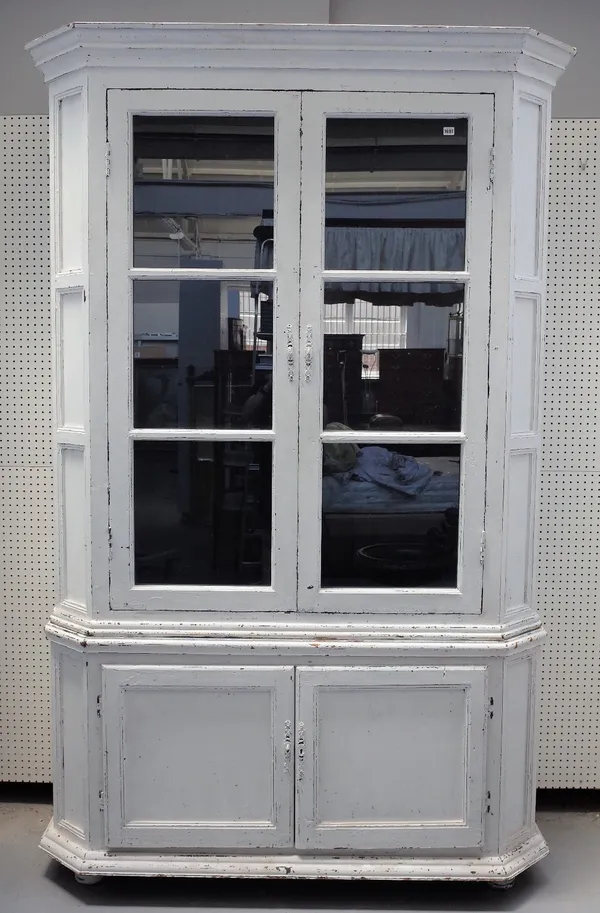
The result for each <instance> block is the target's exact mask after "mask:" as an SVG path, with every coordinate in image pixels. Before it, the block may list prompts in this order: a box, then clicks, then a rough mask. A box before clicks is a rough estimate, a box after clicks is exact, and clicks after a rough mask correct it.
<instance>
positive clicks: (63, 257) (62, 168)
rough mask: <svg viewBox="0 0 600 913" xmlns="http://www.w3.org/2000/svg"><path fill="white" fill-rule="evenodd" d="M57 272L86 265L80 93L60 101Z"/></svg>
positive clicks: (81, 95) (83, 142) (83, 143)
mask: <svg viewBox="0 0 600 913" xmlns="http://www.w3.org/2000/svg"><path fill="white" fill-rule="evenodd" d="M56 104H57V117H56V121H57V131H56V132H57V148H56V154H57V175H56V190H57V192H58V200H57V202H58V206H57V210H56V214H57V223H56V228H55V239H56V260H55V263H56V269H57V272H72V271H74V270H80V269H82V268H83V263H84V238H85V223H84V215H85V213H84V195H83V181H84V161H85V160H84V154H85V138H84V129H85V120H84V114H85V112H84V99H83V92H82V91H81V90H79V91H74V92H71V93H69V94H68V95H65V96H63V97H62V98H59V99H58V100H57V103H56Z"/></svg>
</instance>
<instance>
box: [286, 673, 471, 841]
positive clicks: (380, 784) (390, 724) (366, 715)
mask: <svg viewBox="0 0 600 913" xmlns="http://www.w3.org/2000/svg"><path fill="white" fill-rule="evenodd" d="M486 680H487V679H486V669H485V667H482V666H460V667H459V666H444V667H443V666H415V667H407V666H403V667H387V668H384V667H380V668H371V667H347V668H339V667H327V668H326V667H321V668H314V667H313V668H299V669H297V709H296V716H297V723H296V728H297V736H296V738H297V757H296V768H297V769H296V782H297V806H296V846H297V847H298V848H299V849H302V850H339V851H344V850H368V851H374V852H376V851H385V852H388V853H389V852H393V851H398V852H401V851H403V850H413V849H415V850H418V849H424V850H426V849H434V848H435V849H438V850H443V849H448V850H451V849H453V848H458V847H470V848H476V847H478V846H479V845H480V844H481V842H482V836H483V808H484V760H485V719H486Z"/></svg>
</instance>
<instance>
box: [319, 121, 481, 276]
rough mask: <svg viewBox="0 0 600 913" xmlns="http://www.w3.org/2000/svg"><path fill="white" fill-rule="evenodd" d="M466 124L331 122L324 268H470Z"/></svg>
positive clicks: (327, 162)
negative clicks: (468, 253) (467, 231)
mask: <svg viewBox="0 0 600 913" xmlns="http://www.w3.org/2000/svg"><path fill="white" fill-rule="evenodd" d="M467 127H468V121H467V120H466V119H465V118H462V119H460V118H459V119H451V118H446V119H440V118H421V119H417V118H409V117H405V118H392V117H387V118H351V119H346V118H330V119H329V120H328V121H327V153H326V177H325V187H326V192H325V216H326V228H325V269H356V270H367V269H378V270H383V269H390V270H392V269H395V270H462V269H464V263H465V212H466V181H467V177H466V175H467Z"/></svg>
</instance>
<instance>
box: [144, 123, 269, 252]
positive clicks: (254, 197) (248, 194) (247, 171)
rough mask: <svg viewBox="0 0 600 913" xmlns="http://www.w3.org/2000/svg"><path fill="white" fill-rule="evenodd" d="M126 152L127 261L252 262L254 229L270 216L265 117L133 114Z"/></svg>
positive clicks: (266, 124) (267, 138)
mask: <svg viewBox="0 0 600 913" xmlns="http://www.w3.org/2000/svg"><path fill="white" fill-rule="evenodd" d="M133 158H134V162H133V174H134V187H133V209H134V245H133V247H134V250H133V262H134V266H138V267H154V268H155V267H178V266H180V267H206V268H209V267H212V268H215V267H216V268H218V267H226V268H240V269H243V268H246V269H247V268H252V267H254V265H255V258H256V253H257V237H256V235H255V234H254V232H255V229H256V228H257V226H259V225H260V224H261V222H262V221H263V219H266V221H267V222H268V224H270V225H271V226H272V219H273V200H274V193H273V188H274V184H273V174H274V122H273V118H272V117H235V116H231V117H226V116H220V117H219V116H193V115H190V116H187V117H184V116H177V117H171V116H152V117H150V116H137V117H134V119H133ZM270 236H271V237H272V228H271V229H270ZM271 244H272V242H271V241H269V246H271Z"/></svg>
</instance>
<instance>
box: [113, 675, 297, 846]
mask: <svg viewBox="0 0 600 913" xmlns="http://www.w3.org/2000/svg"><path fill="white" fill-rule="evenodd" d="M103 676H104V702H105V706H104V715H105V727H106V729H105V733H106V744H107V765H108V767H107V785H108V795H107V803H108V810H107V814H108V842H109V845H111V846H147V847H153V846H179V847H182V846H189V847H202V846H206V847H213V848H223V849H225V848H234V847H247V848H254V847H264V848H268V847H281V846H291V843H292V834H291V764H290V757H289V755H290V750H289V738H290V733H291V726H292V715H291V714H292V710H293V669H289V668H283V667H271V668H262V669H259V668H254V669H248V668H245V667H237V666H234V667H221V666H213V667H202V666H193V667H191V666H180V667H175V666H162V667H158V666H157V667H152V666H139V667H135V666H106V667H104V672H103ZM286 745H287V749H286Z"/></svg>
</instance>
